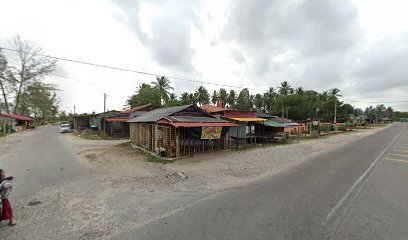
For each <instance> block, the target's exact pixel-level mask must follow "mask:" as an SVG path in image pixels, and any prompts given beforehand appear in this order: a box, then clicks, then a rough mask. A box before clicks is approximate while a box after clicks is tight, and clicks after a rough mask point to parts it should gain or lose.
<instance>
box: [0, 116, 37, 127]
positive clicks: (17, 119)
mask: <svg viewBox="0 0 408 240" xmlns="http://www.w3.org/2000/svg"><path fill="white" fill-rule="evenodd" d="M33 121H34V119H33V118H31V117H28V116H25V115H21V114H8V113H3V114H0V123H1V122H3V123H4V124H3V125H4V127H3V129H5V128H6V126H5V125H6V124H8V126H11V129H12V130H13V131H20V130H24V129H27V128H31V127H33V125H32V123H33ZM10 124H11V125H10Z"/></svg>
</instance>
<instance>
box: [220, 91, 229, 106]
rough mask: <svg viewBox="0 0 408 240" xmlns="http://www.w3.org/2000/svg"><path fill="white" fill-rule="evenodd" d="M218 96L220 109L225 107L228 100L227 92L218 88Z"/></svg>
mask: <svg viewBox="0 0 408 240" xmlns="http://www.w3.org/2000/svg"><path fill="white" fill-rule="evenodd" d="M219 94H220V97H221V100H222V105H223V106H222V107H225V103H226V102H227V99H228V93H227V90H225V89H224V88H220V91H219Z"/></svg>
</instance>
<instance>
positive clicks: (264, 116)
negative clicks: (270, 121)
mask: <svg viewBox="0 0 408 240" xmlns="http://www.w3.org/2000/svg"><path fill="white" fill-rule="evenodd" d="M256 117H259V118H273V116H272V115H269V114H267V113H263V112H256Z"/></svg>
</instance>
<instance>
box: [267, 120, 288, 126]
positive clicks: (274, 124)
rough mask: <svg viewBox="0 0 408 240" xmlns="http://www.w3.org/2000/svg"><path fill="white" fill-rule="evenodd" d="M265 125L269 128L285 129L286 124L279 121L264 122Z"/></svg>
mask: <svg viewBox="0 0 408 240" xmlns="http://www.w3.org/2000/svg"><path fill="white" fill-rule="evenodd" d="M263 124H264V125H265V126H268V127H285V125H284V124H282V123H279V122H277V121H264V122H263Z"/></svg>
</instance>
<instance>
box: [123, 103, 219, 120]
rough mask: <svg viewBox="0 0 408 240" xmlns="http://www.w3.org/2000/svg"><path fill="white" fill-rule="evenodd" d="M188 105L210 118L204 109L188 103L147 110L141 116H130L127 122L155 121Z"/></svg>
mask: <svg viewBox="0 0 408 240" xmlns="http://www.w3.org/2000/svg"><path fill="white" fill-rule="evenodd" d="M189 107H194V108H195V109H197V112H198V113H199V112H201V113H202V114H203V115H208V117H210V118H211V117H212V116H211V115H210V114H208V113H206V112H205V111H204V110H202V109H201V108H199V107H197V106H195V105H194V104H189V105H183V106H175V107H168V108H158V109H155V110H153V111H150V112H147V113H145V114H143V115H141V116H138V117H135V118H132V119H130V120H129V122H156V121H158V120H160V119H162V118H166V117H168V116H170V115H172V114H175V113H178V112H181V111H183V110H185V109H187V108H189ZM174 117H175V116H174ZM177 117H179V116H177Z"/></svg>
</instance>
